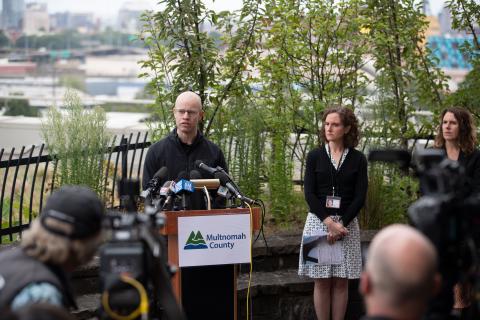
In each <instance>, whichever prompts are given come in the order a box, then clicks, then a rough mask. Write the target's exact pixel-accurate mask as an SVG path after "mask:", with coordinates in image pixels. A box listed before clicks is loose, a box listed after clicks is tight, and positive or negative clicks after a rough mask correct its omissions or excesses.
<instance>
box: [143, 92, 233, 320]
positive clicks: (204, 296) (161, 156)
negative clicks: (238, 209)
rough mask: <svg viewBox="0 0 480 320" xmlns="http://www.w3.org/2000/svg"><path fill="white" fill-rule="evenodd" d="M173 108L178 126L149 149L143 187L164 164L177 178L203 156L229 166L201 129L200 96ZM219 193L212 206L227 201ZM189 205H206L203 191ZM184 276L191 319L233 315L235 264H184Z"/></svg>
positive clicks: (183, 98) (186, 97)
mask: <svg viewBox="0 0 480 320" xmlns="http://www.w3.org/2000/svg"><path fill="white" fill-rule="evenodd" d="M172 112H173V115H174V117H175V129H173V131H172V132H171V133H170V134H169V135H168V136H167V137H165V138H163V139H161V140H160V141H158V142H156V143H155V144H153V145H152V146H150V148H149V149H148V152H147V155H146V157H145V164H144V168H143V181H142V183H143V189H146V188H147V183H148V182H149V181H150V180H151V179H152V177H153V175H154V174H155V173H156V172H157V171H158V170H159V169H160V168H162V167H167V169H168V177H167V179H166V181H168V180H175V179H177V178H178V177H179V175H180V173H181V172H183V173H184V175H185V177H187V178H188V176H189V174H190V172H191V171H192V170H194V169H196V168H195V161H196V160H202V161H203V162H204V163H205V164H207V165H208V166H210V167H214V168H215V167H217V166H220V167H222V168H224V169H225V170H228V168H227V164H226V163H225V157H224V155H223V152H222V151H221V150H220V148H219V147H218V146H217V145H216V144H214V143H213V142H211V141H209V140H208V139H206V138H205V137H204V136H203V135H202V133H201V132H200V131H199V129H198V124H199V122H200V121H201V120H202V118H203V109H202V101H201V99H200V97H199V96H198V95H197V94H196V93H194V92H191V91H186V92H183V93H181V94H180V95H179V96H178V97H177V99H176V101H175V106H174V107H173V109H172ZM200 174H202V175H203V176H202V178H205V179H213V176H212V175H211V174H208V173H205V172H203V171H202V172H200ZM185 177H184V178H185ZM162 183H163V182H162ZM215 193H216V192H213V191H212V199H214V201H213V204H212V207H217V208H218V207H220V206H222V205H223V206H224V203H225V202H224V201H223V200H222V199H221V198H220V197H215ZM187 209H206V208H205V202H204V200H203V195H202V194H201V193H200V192H195V193H194V194H192V196H191V197H190V201H189V206H188V208H187ZM181 278H182V280H181V282H182V306H183V308H184V310H185V313H186V316H187V319H189V320H192V319H193V320H195V319H210V320H214V319H219V320H220V319H221V320H224V319H233V314H234V300H233V292H234V282H233V279H234V267H233V265H220V266H206V267H189V268H182V270H181Z"/></svg>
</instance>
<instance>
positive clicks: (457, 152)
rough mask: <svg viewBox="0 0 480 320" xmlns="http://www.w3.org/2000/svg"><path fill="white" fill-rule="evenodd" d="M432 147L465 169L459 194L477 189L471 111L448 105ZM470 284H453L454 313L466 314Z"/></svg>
mask: <svg viewBox="0 0 480 320" xmlns="http://www.w3.org/2000/svg"><path fill="white" fill-rule="evenodd" d="M440 122H441V123H440V125H439V126H438V132H437V136H436V137H435V147H436V148H442V149H444V150H445V152H446V154H447V157H448V159H450V160H454V161H458V162H459V163H460V164H461V165H463V167H464V168H465V177H467V179H468V180H467V181H466V182H465V186H464V188H463V190H461V192H462V195H464V196H466V197H467V196H470V195H474V194H478V193H479V192H480V151H479V150H478V149H476V144H477V131H476V128H475V124H474V121H473V117H472V114H471V113H470V112H469V111H468V110H466V109H463V108H459V107H451V108H447V109H445V110H443V112H442V113H441V116H440ZM471 296H472V290H471V287H470V285H468V284H461V283H457V284H456V285H455V287H454V305H453V308H454V309H455V310H456V312H457V313H465V312H466V311H467V308H469V306H470V305H471Z"/></svg>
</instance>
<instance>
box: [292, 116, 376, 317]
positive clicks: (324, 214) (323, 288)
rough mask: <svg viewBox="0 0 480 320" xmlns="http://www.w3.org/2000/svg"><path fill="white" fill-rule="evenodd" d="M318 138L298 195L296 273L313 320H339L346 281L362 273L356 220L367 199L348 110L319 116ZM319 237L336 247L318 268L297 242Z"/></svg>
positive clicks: (352, 118) (361, 159) (364, 174)
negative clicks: (301, 212) (300, 220)
mask: <svg viewBox="0 0 480 320" xmlns="http://www.w3.org/2000/svg"><path fill="white" fill-rule="evenodd" d="M320 134H321V139H322V145H321V146H320V147H318V148H315V149H314V150H312V151H310V152H309V154H308V156H307V163H306V170H305V182H304V190H305V199H306V201H307V203H308V206H309V209H310V212H309V213H308V216H307V221H306V223H305V228H304V231H303V238H302V247H301V250H300V262H299V271H298V273H299V274H300V275H304V276H308V277H311V278H313V279H315V286H314V293H313V299H314V305H315V312H316V314H317V318H318V319H320V320H329V319H330V315H332V319H333V320H340V319H344V317H345V311H346V308H347V299H348V279H358V278H360V273H361V269H362V259H361V252H360V231H359V226H358V221H357V218H356V217H357V215H358V213H359V211H360V209H361V208H362V207H363V205H364V203H365V198H366V193H367V186H368V178H367V160H366V158H365V156H364V155H363V153H361V152H360V151H358V150H356V149H355V147H356V146H357V144H358V135H359V134H358V122H357V119H356V117H355V115H354V113H353V111H352V110H350V109H348V108H345V107H334V108H329V109H327V110H325V112H324V114H323V124H322V128H321V131H320ZM319 233H320V234H321V233H324V234H326V241H327V242H328V244H329V245H333V244H335V243H336V242H337V241H340V242H339V243H337V245H338V244H340V249H341V250H340V254H339V256H340V258H339V259H337V260H336V261H334V262H332V263H328V262H327V263H325V262H321V263H318V261H317V262H311V260H309V259H308V258H307V254H308V253H310V252H312V251H314V250H312V251H308V250H306V251H305V252H304V248H306V246H305V247H304V243H303V242H304V241H303V240H304V239H308V238H309V237H312V236H315V235H318V234H319ZM324 246H327V248H328V245H325V243H324ZM337 247H338V246H337ZM307 251H308V252H307ZM314 255H315V254H314ZM304 256H305V258H307V260H309V261H306V260H305V259H304ZM308 256H309V255H308Z"/></svg>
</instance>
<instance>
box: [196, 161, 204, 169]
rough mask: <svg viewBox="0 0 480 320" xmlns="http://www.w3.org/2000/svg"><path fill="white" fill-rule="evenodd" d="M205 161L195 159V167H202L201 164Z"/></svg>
mask: <svg viewBox="0 0 480 320" xmlns="http://www.w3.org/2000/svg"><path fill="white" fill-rule="evenodd" d="M202 163H203V161H202V160H195V167H196V168H200V165H201V164H202Z"/></svg>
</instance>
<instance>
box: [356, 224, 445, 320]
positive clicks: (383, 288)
mask: <svg viewBox="0 0 480 320" xmlns="http://www.w3.org/2000/svg"><path fill="white" fill-rule="evenodd" d="M436 269H437V254H436V251H435V248H434V246H433V244H432V243H431V242H430V240H428V238H426V237H425V236H424V235H423V234H421V233H420V232H418V231H417V230H415V229H414V228H412V227H409V226H407V225H400V224H397V225H391V226H389V227H386V228H385V229H383V230H382V231H380V232H379V233H378V234H377V235H376V236H375V238H374V239H373V241H372V243H371V244H370V247H369V250H368V257H367V262H366V266H365V270H364V271H363V273H362V275H361V278H360V292H361V294H362V295H363V297H364V300H365V304H366V308H367V316H366V317H364V318H363V319H362V320H367V319H371V320H373V319H376V320H382V319H383V320H387V319H392V320H407V319H408V320H415V319H421V318H422V316H423V314H424V312H425V310H426V307H427V302H428V300H429V299H430V298H431V297H432V296H433V294H434V292H435V291H436V290H437V289H438V287H439V284H440V276H439V275H438V273H437V272H436Z"/></svg>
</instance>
